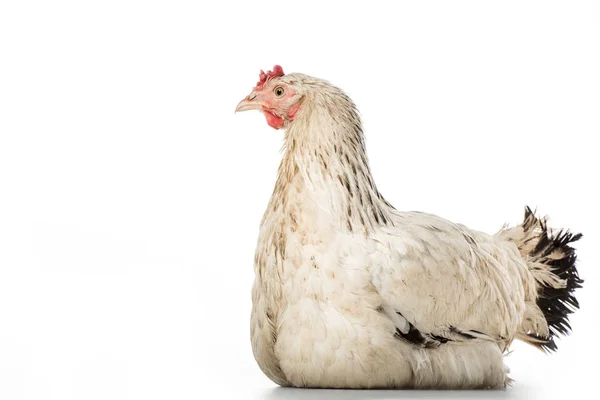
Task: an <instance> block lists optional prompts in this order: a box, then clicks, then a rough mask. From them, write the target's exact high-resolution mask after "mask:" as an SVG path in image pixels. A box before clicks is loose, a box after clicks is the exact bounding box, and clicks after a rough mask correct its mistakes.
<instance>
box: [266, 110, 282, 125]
mask: <svg viewBox="0 0 600 400" xmlns="http://www.w3.org/2000/svg"><path fill="white" fill-rule="evenodd" d="M264 112H265V118H266V119H267V124H269V126H270V127H271V128H274V129H279V128H281V127H282V126H283V118H281V117H278V116H277V115H275V114H272V113H270V112H269V111H267V110H264Z"/></svg>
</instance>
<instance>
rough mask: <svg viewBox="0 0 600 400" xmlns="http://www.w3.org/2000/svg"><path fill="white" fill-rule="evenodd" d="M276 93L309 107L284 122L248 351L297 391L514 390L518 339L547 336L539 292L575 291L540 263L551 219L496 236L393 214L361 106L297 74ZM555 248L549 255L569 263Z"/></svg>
mask: <svg viewBox="0 0 600 400" xmlns="http://www.w3.org/2000/svg"><path fill="white" fill-rule="evenodd" d="M275 85H284V87H285V88H286V92H287V91H292V90H293V95H294V96H295V97H294V98H295V99H296V100H295V101H296V102H295V103H294V104H298V103H299V104H300V106H298V109H296V110H295V111H294V119H293V120H286V119H285V113H284V112H282V113H281V115H278V114H274V115H275V117H278V118H279V117H280V118H281V121H282V122H280V123H278V124H277V125H278V126H283V127H284V128H286V129H287V131H286V136H285V155H284V157H283V160H282V162H281V165H280V168H279V175H278V179H277V183H276V186H275V190H274V192H273V196H272V198H271V201H270V203H269V205H268V208H267V211H266V212H265V215H264V217H263V220H262V222H261V228H260V234H259V239H258V246H257V250H256V257H255V272H256V280H255V282H254V286H253V290H252V300H253V309H252V316H251V339H252V348H253V351H254V355H255V358H256V360H257V362H258V364H259V366H260V367H261V369H262V370H263V371H264V373H265V374H266V375H267V376H268V377H269V378H271V379H272V380H273V381H274V382H276V383H278V384H280V385H283V386H290V385H291V386H297V387H329V388H490V387H493V388H497V387H504V386H505V385H506V383H507V382H508V381H509V378H508V377H507V372H508V371H507V369H506V367H505V366H504V363H503V353H504V352H505V350H506V349H507V347H508V346H509V345H510V343H511V342H512V340H513V339H514V338H515V337H519V338H522V339H524V340H526V341H529V342H530V343H532V344H536V345H540V343H542V344H543V343H549V341H550V340H551V332H550V331H549V328H548V323H547V321H546V318H545V316H544V313H543V312H542V311H541V310H540V308H539V306H538V303H537V299H538V296H539V293H540V290H541V289H540V287H541V285H542V282H545V285H546V286H549V287H551V288H554V289H556V290H559V289H561V288H563V289H564V288H566V287H567V286H568V279H567V277H566V276H562V277H559V276H557V275H553V274H552V273H551V272H550V268H549V267H548V265H547V262H546V261H547V260H546V259H545V258H543V257H542V256H541V255H540V254H538V256H539V257H537V258H536V250H535V248H537V247H536V246H537V244H538V243H540V242H541V241H542V239H543V238H544V237H545V236H544V235H546V236H547V232H545V231H544V230H545V226H544V224H543V221H540V220H538V219H536V218H535V217H533V216H532V215H529V220H530V221H529V224H528V223H527V220H526V222H524V223H523V224H522V225H519V226H517V227H515V228H511V229H504V230H501V231H500V232H498V233H497V234H496V235H488V234H485V233H481V232H477V231H473V230H470V229H468V228H466V227H465V226H462V225H459V224H455V223H452V222H450V221H447V220H444V219H442V218H439V217H437V216H434V215H430V214H425V213H420V212H400V211H397V210H396V209H394V208H393V207H392V206H391V205H390V204H389V203H388V202H387V201H386V200H385V199H384V198H383V196H382V195H381V194H380V193H379V192H378V190H377V188H376V186H375V184H374V181H373V178H372V176H371V173H370V170H369V166H368V161H367V157H366V152H365V147H364V139H363V133H362V128H361V124H360V119H359V117H358V114H357V112H356V110H355V107H354V104H353V103H352V102H351V100H350V99H349V98H348V97H347V96H346V95H345V94H344V93H343V92H342V91H341V90H339V89H337V88H335V87H334V86H332V85H330V84H329V83H327V82H325V81H322V80H319V79H316V78H312V77H308V76H305V75H301V74H291V75H284V76H280V77H277V78H274V79H272V82H270V81H269V80H268V81H267V82H266V84H265V87H266V89H265V90H270V89H272V87H273V86H275ZM288 87H289V88H288ZM261 89H262V88H261ZM255 97H256V95H255V94H253V95H251V96H249V97H248V98H252V99H254V98H255ZM270 112H273V113H275V112H276V111H275V110H271V111H270ZM269 118H270V117H267V119H268V120H269ZM278 121H279V120H278ZM551 239H552V238H551ZM569 239H571V237H570V236H569ZM552 243H554V242H552ZM566 243H568V240H567V241H566ZM532 244H533V247H532V248H529V247H527V246H531V245H532ZM540 246H541V245H540ZM552 249H553V250H552V251H550V250H549V251H548V252H547V253H548V254H550V253H552V254H553V256H552V257H554V258H551V257H550V256H549V255H548V254H545V255H544V257H547V258H548V257H550V258H549V259H552V260H563V259H565V258H566V257H567V256H569V257H570V256H571V253H570V252H569V251H570V250H571V249H570V248H567V247H564V248H560V246H558V245H556V246H554V247H553V248H552ZM538 250H539V249H538ZM545 260H546V261H545ZM545 262H546V264H545ZM536 268H537V269H536ZM573 269H574V267H573ZM536 271H537V272H536ZM573 300H574V299H573ZM552 345H553V342H552Z"/></svg>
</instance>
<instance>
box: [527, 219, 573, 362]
mask: <svg viewBox="0 0 600 400" xmlns="http://www.w3.org/2000/svg"><path fill="white" fill-rule="evenodd" d="M528 223H529V224H533V223H537V224H538V227H539V229H541V233H540V235H539V236H538V240H539V242H538V243H537V245H536V246H535V248H534V250H533V251H532V252H531V253H530V254H529V256H530V257H531V258H533V259H536V260H540V261H541V262H542V263H544V264H546V265H548V266H550V268H551V270H552V272H553V273H554V274H556V275H557V276H558V277H559V278H560V279H562V280H564V281H565V282H566V285H565V287H562V288H554V287H552V286H546V285H540V287H539V292H538V300H537V304H538V306H539V308H540V309H541V310H542V312H543V313H544V316H545V317H546V320H547V321H548V327H549V330H550V337H549V338H547V339H545V341H544V340H542V341H540V342H539V346H540V347H541V348H542V349H543V350H546V351H555V350H556V349H557V346H556V343H555V341H554V340H555V338H556V336H557V335H559V334H560V335H568V334H569V332H570V331H571V325H570V324H569V315H570V314H572V313H573V312H574V311H575V310H577V309H578V308H579V302H578V301H577V299H576V298H575V296H574V293H573V292H574V291H575V289H578V288H581V287H582V284H583V280H582V279H581V278H580V277H579V274H578V272H577V268H576V265H575V264H576V261H577V255H576V254H575V250H574V249H573V248H572V247H571V246H570V244H571V243H573V242H575V241H577V240H579V239H580V238H581V237H582V235H581V234H580V233H578V234H573V233H571V232H569V231H568V230H560V231H557V232H555V233H554V232H551V231H550V230H549V229H548V227H547V225H546V221H545V220H544V219H538V218H537V217H535V216H534V213H533V211H531V209H530V208H529V207H526V209H525V224H528ZM525 224H524V228H527V227H526V226H525ZM557 254H560V255H561V256H560V257H556V255H557ZM530 336H531V337H532V338H534V339H538V340H539V339H541V338H538V337H537V336H535V335H530Z"/></svg>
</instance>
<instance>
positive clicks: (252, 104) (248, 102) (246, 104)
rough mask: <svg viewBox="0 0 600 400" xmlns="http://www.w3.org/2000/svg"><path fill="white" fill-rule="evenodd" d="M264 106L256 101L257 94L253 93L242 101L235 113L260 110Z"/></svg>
mask: <svg viewBox="0 0 600 400" xmlns="http://www.w3.org/2000/svg"><path fill="white" fill-rule="evenodd" d="M261 107H262V104H261V103H260V102H259V101H257V100H256V93H255V92H252V93H250V94H249V95H248V96H246V98H245V99H244V100H242V101H240V102H239V103H238V105H237V107H236V108H235V112H240V111H248V110H260V109H261Z"/></svg>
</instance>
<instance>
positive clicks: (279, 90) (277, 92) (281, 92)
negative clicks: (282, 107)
mask: <svg viewBox="0 0 600 400" xmlns="http://www.w3.org/2000/svg"><path fill="white" fill-rule="evenodd" d="M273 92H274V93H275V97H281V96H283V95H284V94H285V90H284V89H283V88H282V87H281V86H277V87H276V88H275V90H273Z"/></svg>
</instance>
